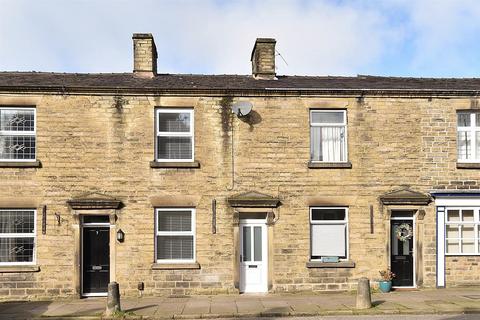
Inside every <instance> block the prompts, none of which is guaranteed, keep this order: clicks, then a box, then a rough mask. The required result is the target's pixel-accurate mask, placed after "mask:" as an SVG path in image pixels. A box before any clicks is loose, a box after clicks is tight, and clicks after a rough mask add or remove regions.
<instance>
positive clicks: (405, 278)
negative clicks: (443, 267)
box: [390, 220, 414, 287]
mask: <svg viewBox="0 0 480 320" xmlns="http://www.w3.org/2000/svg"><path fill="white" fill-rule="evenodd" d="M390 230H391V233H392V237H391V238H392V241H391V244H392V246H391V260H390V261H391V269H392V272H393V273H395V275H396V277H395V278H393V281H392V283H393V286H395V287H413V285H414V283H413V244H414V232H413V220H391V229H390Z"/></svg>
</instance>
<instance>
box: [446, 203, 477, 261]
mask: <svg viewBox="0 0 480 320" xmlns="http://www.w3.org/2000/svg"><path fill="white" fill-rule="evenodd" d="M479 211H480V208H479V207H450V208H446V221H445V248H446V254H447V255H448V254H450V255H478V254H480V248H479V246H480V234H479V233H480V229H479V225H480V219H479Z"/></svg>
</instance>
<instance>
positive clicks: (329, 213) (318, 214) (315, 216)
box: [310, 207, 348, 261]
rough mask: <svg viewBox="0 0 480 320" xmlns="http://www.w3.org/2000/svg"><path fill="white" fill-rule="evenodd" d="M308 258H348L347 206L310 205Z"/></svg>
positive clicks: (313, 259)
mask: <svg viewBox="0 0 480 320" xmlns="http://www.w3.org/2000/svg"><path fill="white" fill-rule="evenodd" d="M310 237H311V241H310V259H311V260H312V261H315V260H321V259H322V257H338V258H339V259H341V260H347V259H348V208H347V207H310Z"/></svg>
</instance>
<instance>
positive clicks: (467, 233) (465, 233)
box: [462, 225, 475, 239]
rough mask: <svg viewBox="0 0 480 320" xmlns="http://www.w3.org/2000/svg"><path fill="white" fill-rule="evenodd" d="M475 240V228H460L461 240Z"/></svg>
mask: <svg viewBox="0 0 480 320" xmlns="http://www.w3.org/2000/svg"><path fill="white" fill-rule="evenodd" d="M468 238H470V239H473V238H475V228H474V227H473V226H465V225H463V226H462V239H468Z"/></svg>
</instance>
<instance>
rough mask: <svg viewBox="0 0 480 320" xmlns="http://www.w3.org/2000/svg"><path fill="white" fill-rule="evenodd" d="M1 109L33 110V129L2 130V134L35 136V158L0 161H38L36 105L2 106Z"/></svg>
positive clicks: (1, 160) (2, 160) (4, 160)
mask: <svg viewBox="0 0 480 320" xmlns="http://www.w3.org/2000/svg"><path fill="white" fill-rule="evenodd" d="M0 110H28V111H33V131H2V130H0V136H33V137H35V158H33V159H2V158H0V162H35V161H37V108H34V107H22V106H18V107H12V106H8V107H2V106H0Z"/></svg>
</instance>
